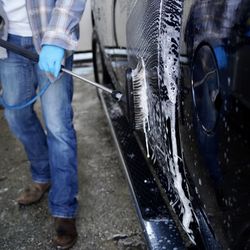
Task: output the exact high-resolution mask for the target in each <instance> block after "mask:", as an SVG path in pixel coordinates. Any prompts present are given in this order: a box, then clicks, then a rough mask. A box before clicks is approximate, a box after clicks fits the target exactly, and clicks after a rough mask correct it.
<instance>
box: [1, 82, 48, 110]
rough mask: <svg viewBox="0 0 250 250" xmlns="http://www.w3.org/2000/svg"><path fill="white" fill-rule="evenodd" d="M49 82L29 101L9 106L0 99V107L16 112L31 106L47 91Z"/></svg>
mask: <svg viewBox="0 0 250 250" xmlns="http://www.w3.org/2000/svg"><path fill="white" fill-rule="evenodd" d="M50 84H51V82H50V81H48V83H47V84H46V85H45V86H44V87H43V88H42V89H41V90H40V91H39V92H38V93H37V94H36V95H35V96H34V97H32V98H31V99H30V100H28V101H25V102H22V103H19V104H16V105H9V104H7V103H6V102H5V101H4V99H3V97H2V96H1V97H0V105H1V106H3V107H4V108H5V109H9V110H18V109H23V108H25V107H27V106H29V105H31V104H33V103H34V102H35V101H36V100H37V99H38V98H39V97H40V96H42V95H43V94H44V93H45V92H46V90H47V89H48V87H49V86H50Z"/></svg>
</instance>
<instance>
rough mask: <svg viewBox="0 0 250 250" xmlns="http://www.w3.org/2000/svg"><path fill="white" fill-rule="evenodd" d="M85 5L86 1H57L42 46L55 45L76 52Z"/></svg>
mask: <svg viewBox="0 0 250 250" xmlns="http://www.w3.org/2000/svg"><path fill="white" fill-rule="evenodd" d="M85 4H86V0H57V1H56V5H55V7H54V8H53V10H52V13H51V18H50V21H49V25H48V27H47V29H46V31H45V33H44V36H43V39H42V43H41V45H44V44H53V45H56V46H59V47H62V48H64V49H65V50H69V51H72V50H76V48H77V45H78V40H79V22H80V20H81V17H82V14H83V11H84V9H85Z"/></svg>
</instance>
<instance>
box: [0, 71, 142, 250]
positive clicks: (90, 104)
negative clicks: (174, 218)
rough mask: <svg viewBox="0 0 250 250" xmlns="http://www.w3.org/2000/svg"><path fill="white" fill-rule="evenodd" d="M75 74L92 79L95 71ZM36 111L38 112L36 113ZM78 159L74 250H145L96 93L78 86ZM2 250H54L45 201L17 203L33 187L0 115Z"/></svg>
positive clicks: (23, 157)
mask: <svg viewBox="0 0 250 250" xmlns="http://www.w3.org/2000/svg"><path fill="white" fill-rule="evenodd" d="M77 73H81V74H84V75H85V77H87V78H89V79H91V78H93V74H92V68H84V69H83V68H81V69H79V68H78V69H77ZM37 109H38V107H37ZM74 110H75V128H76V131H77V134H78V157H79V181H80V183H79V186H80V187H79V188H80V192H79V204H80V208H79V213H78V220H77V227H78V232H79V239H78V242H77V244H76V245H75V247H74V248H73V249H77V250H78V249H89V250H94V249H98V250H99V249H107V250H113V249H114V250H116V249H122V250H125V249H126V250H137V249H138V250H139V249H146V247H145V243H144V239H143V236H142V232H141V229H140V226H139V222H138V220H137V217H136V213H135V208H134V206H133V202H132V198H131V196H130V193H129V188H128V185H127V182H126V180H125V177H124V175H123V171H122V167H121V164H120V161H119V157H118V153H117V151H116V149H115V146H114V143H113V140H112V137H111V133H110V130H109V127H108V124H107V121H106V117H105V115H104V113H103V110H102V107H101V104H100V102H99V100H98V98H97V96H96V90H95V88H93V87H91V86H88V85H85V84H83V83H81V82H79V81H75V95H74ZM0 156H1V161H0V249H2V250H4V249H6V250H7V249H8V250H14V249H18V250H22V249H30V250H34V249H42V250H44V249H53V248H52V246H51V242H50V240H51V237H52V236H53V233H54V232H53V223H52V219H51V217H50V215H49V213H48V208H47V195H46V196H45V197H44V199H43V200H42V201H41V202H40V203H39V204H36V205H32V206H29V207H25V208H21V207H19V206H18V205H17V203H16V202H15V199H16V197H17V195H18V193H19V192H21V191H22V189H23V188H24V187H25V186H26V185H27V183H28V182H29V181H30V174H29V163H28V161H27V158H26V155H25V153H24V150H23V148H22V146H21V145H20V143H19V142H18V141H16V140H15V139H14V138H13V137H12V136H11V134H10V132H9V130H8V127H7V125H6V122H5V120H4V118H3V111H2V110H0Z"/></svg>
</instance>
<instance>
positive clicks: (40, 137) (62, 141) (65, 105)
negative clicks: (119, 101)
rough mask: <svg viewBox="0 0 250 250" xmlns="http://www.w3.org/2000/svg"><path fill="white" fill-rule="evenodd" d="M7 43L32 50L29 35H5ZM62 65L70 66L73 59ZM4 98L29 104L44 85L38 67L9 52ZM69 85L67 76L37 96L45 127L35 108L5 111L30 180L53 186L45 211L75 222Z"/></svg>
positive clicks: (0, 68) (0, 69)
mask: <svg viewBox="0 0 250 250" xmlns="http://www.w3.org/2000/svg"><path fill="white" fill-rule="evenodd" d="M8 41H9V42H10V43H14V44H16V45H19V46H22V47H24V48H26V49H28V50H31V51H33V52H35V48H34V46H33V42H32V38H31V37H20V36H15V35H9V37H8ZM65 67H66V68H68V69H71V68H72V56H71V57H69V58H68V59H67V60H66V64H65ZM0 81H1V84H2V89H3V93H2V95H3V99H4V101H5V102H6V103H7V104H9V105H15V104H19V103H22V102H24V101H26V100H29V99H30V98H31V97H33V96H34V95H35V93H36V90H37V89H41V88H42V87H43V86H44V85H46V84H47V83H48V81H49V80H48V78H47V76H46V74H44V72H42V71H41V70H40V69H39V67H38V64H37V63H34V62H32V61H30V60H28V59H26V58H24V57H22V56H19V55H17V54H15V53H12V52H10V51H8V58H7V59H3V60H0ZM72 95H73V81H72V77H71V76H69V75H67V74H62V76H61V77H60V78H59V79H57V80H56V81H55V82H53V83H52V84H51V85H50V86H49V88H48V90H47V91H46V92H45V94H44V95H43V96H42V97H41V110H42V115H43V120H44V125H45V130H44V129H43V127H42V125H41V123H40V121H39V119H38V117H37V115H36V113H35V111H34V109H33V105H31V106H28V107H26V108H23V109H21V110H7V109H6V110H5V118H6V120H7V122H8V124H9V127H10V129H11V131H12V132H13V133H14V135H15V136H16V137H17V138H18V139H19V140H20V141H21V142H22V143H23V145H24V148H25V151H26V153H27V156H28V159H29V161H30V165H31V174H32V179H33V181H34V182H37V183H51V189H50V193H49V207H50V211H51V214H52V216H56V217H63V218H74V217H75V215H76V209H77V199H76V195H77V192H78V181H77V144H76V133H75V130H74V127H73V122H72V119H73V111H72V106H71V102H72Z"/></svg>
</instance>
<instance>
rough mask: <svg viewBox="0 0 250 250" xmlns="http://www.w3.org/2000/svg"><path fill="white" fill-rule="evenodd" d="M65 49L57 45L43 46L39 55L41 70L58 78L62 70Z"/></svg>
mask: <svg viewBox="0 0 250 250" xmlns="http://www.w3.org/2000/svg"><path fill="white" fill-rule="evenodd" d="M63 57H64V49H63V48H61V47H58V46H55V45H43V47H42V50H41V53H40V55H39V62H38V65H39V68H40V69H41V70H44V71H46V72H48V73H51V74H52V75H54V76H55V77H56V78H57V77H58V75H59V72H60V70H61V63H62V60H63Z"/></svg>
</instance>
